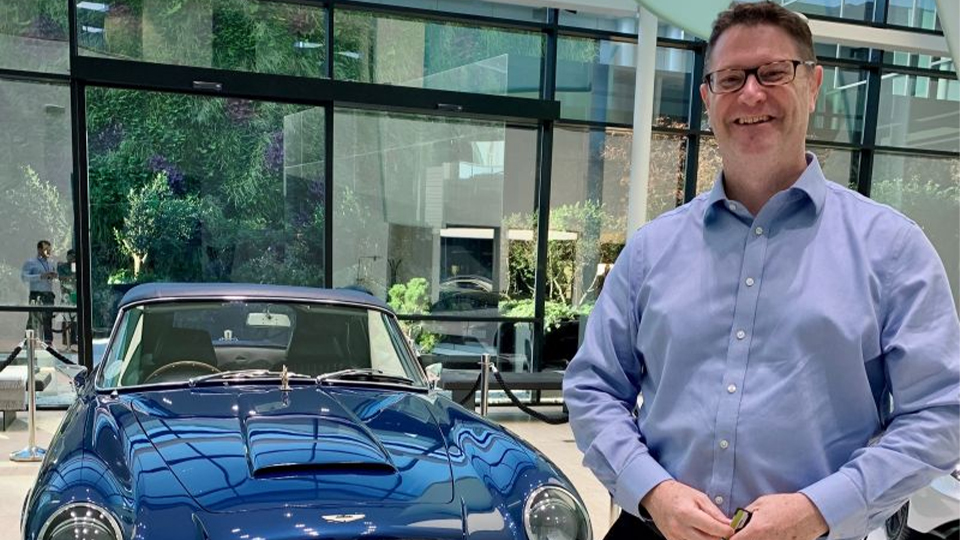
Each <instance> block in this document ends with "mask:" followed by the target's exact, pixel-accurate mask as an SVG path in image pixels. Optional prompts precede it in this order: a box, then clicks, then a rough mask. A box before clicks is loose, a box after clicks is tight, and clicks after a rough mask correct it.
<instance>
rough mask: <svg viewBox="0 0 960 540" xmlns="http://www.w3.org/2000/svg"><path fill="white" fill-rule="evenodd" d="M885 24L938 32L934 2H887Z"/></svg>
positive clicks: (938, 26) (912, 0)
mask: <svg viewBox="0 0 960 540" xmlns="http://www.w3.org/2000/svg"><path fill="white" fill-rule="evenodd" d="M887 23H888V24H896V25H900V26H910V27H912V28H923V29H925V30H940V29H941V28H940V19H939V18H938V17H937V2H936V0H889V4H887Z"/></svg>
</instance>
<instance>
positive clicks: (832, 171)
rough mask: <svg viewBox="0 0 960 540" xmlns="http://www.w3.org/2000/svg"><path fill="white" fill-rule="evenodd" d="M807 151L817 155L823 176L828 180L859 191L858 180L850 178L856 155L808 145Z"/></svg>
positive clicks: (841, 150)
mask: <svg viewBox="0 0 960 540" xmlns="http://www.w3.org/2000/svg"><path fill="white" fill-rule="evenodd" d="M807 151H808V152H813V153H814V154H816V155H817V160H818V161H819V162H820V169H822V170H823V175H824V176H826V177H827V180H830V181H831V182H836V183H837V184H840V185H841V186H846V187H848V188H850V189H853V190H855V189H857V182H856V178H851V177H850V174H851V172H852V171H853V169H854V153H853V152H852V151H850V150H844V149H841V148H828V147H825V146H814V145H811V144H808V145H807Z"/></svg>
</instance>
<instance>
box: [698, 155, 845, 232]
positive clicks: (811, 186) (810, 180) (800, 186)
mask: <svg viewBox="0 0 960 540" xmlns="http://www.w3.org/2000/svg"><path fill="white" fill-rule="evenodd" d="M806 158H807V168H806V169H804V171H803V174H801V175H800V177H799V178H797V181H796V182H794V183H793V185H792V186H790V187H789V188H788V189H787V191H795V192H797V193H799V194H801V195H805V196H806V197H807V198H808V199H809V200H810V202H812V203H813V207H814V211H815V212H816V214H817V215H818V216H819V215H820V211H821V210H823V202H824V200H826V198H827V179H826V178H825V177H824V176H823V170H822V169H820V162H819V161H818V160H817V156H816V155H815V154H814V153H813V152H807V153H806ZM727 200H728V199H727V192H726V190H725V189H724V188H723V171H722V170H721V171H720V172H719V173H717V178H716V180H714V182H713V189H711V190H710V194H709V195H708V196H707V206H706V209H705V210H704V214H703V219H704V221H707V220H709V218H710V217H711V216H712V215H713V213H714V212H716V211H717V210H718V209H719V208H720V206H719V205H721V203H726V202H727ZM722 206H726V205H725V204H722Z"/></svg>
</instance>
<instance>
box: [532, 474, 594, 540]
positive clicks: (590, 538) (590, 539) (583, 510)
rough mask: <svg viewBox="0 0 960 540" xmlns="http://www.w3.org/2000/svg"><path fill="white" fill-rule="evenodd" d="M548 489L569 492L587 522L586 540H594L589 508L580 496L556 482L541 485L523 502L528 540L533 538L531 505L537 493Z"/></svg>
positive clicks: (568, 494)
mask: <svg viewBox="0 0 960 540" xmlns="http://www.w3.org/2000/svg"><path fill="white" fill-rule="evenodd" d="M547 490H556V491H560V492H563V493H565V494H567V496H569V497H570V498H571V499H573V503H574V504H575V505H576V507H577V510H579V511H580V514H581V515H582V516H583V519H584V520H585V521H586V522H587V538H586V540H593V524H592V523H590V514H588V513H587V508H586V507H585V506H584V505H583V502H582V501H581V500H580V497H577V496H576V494H574V493H573V492H572V491H570V490H569V489H567V488H565V487H563V486H558V485H556V484H548V485H545V486H540V487H538V488H536V489H534V490H533V491H531V492H530V494H529V495H527V500H525V501H524V502H523V532H524V533H526V535H527V539H528V540H532V539H533V532H532V531H531V530H530V510H531V508H530V506H531V504H532V503H533V501H534V500H535V499H536V498H537V495H539V494H540V493H541V492H543V491H547Z"/></svg>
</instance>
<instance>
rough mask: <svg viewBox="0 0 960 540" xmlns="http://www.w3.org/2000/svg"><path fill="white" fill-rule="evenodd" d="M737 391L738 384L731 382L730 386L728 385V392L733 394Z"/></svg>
mask: <svg viewBox="0 0 960 540" xmlns="http://www.w3.org/2000/svg"><path fill="white" fill-rule="evenodd" d="M736 391H737V385H735V384H731V385H730V386H728V387H727V393H728V394H733V393H734V392H736Z"/></svg>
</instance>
